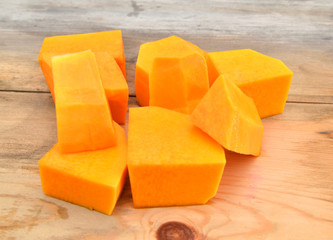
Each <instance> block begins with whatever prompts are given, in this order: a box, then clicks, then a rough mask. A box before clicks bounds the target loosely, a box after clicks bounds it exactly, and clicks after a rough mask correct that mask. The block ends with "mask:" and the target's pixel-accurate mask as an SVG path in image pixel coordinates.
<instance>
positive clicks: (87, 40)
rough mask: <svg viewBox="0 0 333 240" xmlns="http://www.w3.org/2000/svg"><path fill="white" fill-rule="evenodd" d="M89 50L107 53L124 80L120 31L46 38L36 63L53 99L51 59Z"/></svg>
mask: <svg viewBox="0 0 333 240" xmlns="http://www.w3.org/2000/svg"><path fill="white" fill-rule="evenodd" d="M89 49H90V50H91V51H93V52H108V53H109V54H110V55H111V56H112V57H114V59H115V60H116V62H117V64H118V65H119V67H120V69H121V71H122V73H123V75H124V77H125V79H126V65H125V55H124V46H123V39H122V34H121V31H120V30H116V31H106V32H96V33H85V34H74V35H63V36H54V37H47V38H45V39H44V41H43V44H42V47H41V50H40V53H39V56H38V61H39V64H40V66H41V69H42V71H43V74H44V77H45V79H46V83H47V85H48V87H49V89H50V92H51V94H52V97H53V99H54V93H53V78H52V67H51V57H52V56H56V55H63V54H68V53H75V52H81V51H85V50H89ZM100 64H107V62H106V63H103V60H101V61H100ZM106 66H107V65H106ZM106 81H107V80H106ZM103 82H104V80H103Z"/></svg>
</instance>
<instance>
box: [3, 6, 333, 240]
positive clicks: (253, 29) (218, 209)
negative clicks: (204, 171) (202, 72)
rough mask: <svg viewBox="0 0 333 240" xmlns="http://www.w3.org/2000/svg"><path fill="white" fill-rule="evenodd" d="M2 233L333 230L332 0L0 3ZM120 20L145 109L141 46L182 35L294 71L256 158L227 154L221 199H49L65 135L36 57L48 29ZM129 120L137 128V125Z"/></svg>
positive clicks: (88, 235) (255, 234)
mask: <svg viewBox="0 0 333 240" xmlns="http://www.w3.org/2000/svg"><path fill="white" fill-rule="evenodd" d="M0 9H1V12H0V239H8V240H9V239H20V240H25V239H29V240H30V239H46V240H48V239H50V240H51V239H68V240H72V239H73V240H74V239H84V240H106V239H207V240H215V239H228V240H229V239H231V240H238V239H246V240H251V239H256V240H258V239H270V240H272V239H273V240H274V239H277V240H281V239H292V240H294V239H297V240H298V239H305V240H307V239H311V240H312V239H316V240H331V239H333V175H332V170H333V163H332V155H333V81H332V79H333V31H332V27H333V15H332V12H333V2H332V1H328V0H326V1H325V0H319V1H311V0H310V1H279V2H276V3H275V2H273V1H269V0H256V1H249V0H244V1H231V0H212V1H199V0H194V1H191V2H188V1H176V0H170V1H148V0H141V1H134V0H132V1H119V0H116V1H107V0H102V1H89V0H83V1H77V2H74V1H65V0H59V1H48V0H46V1H40V0H31V1H24V0H14V1H10V3H9V2H8V1H7V2H6V1H1V2H0ZM112 29H121V30H122V31H123V38H124V45H125V55H126V64H127V75H128V79H127V80H128V84H129V89H130V95H131V96H132V97H130V102H129V106H130V107H135V106H137V105H136V100H135V97H134V96H135V90H134V71H135V62H136V58H137V54H138V50H139V46H140V44H142V43H144V42H147V41H154V40H157V39H160V38H163V37H166V36H169V35H173V34H176V35H179V36H181V37H183V38H185V39H187V40H190V41H192V42H193V43H195V44H197V45H199V46H200V47H202V48H203V49H205V50H207V51H220V50H231V49H240V48H252V49H254V50H257V51H260V52H262V53H265V54H267V55H270V56H273V57H276V58H279V59H281V60H283V61H284V62H285V63H286V65H287V66H288V67H290V69H291V70H292V71H293V72H294V77H293V81H292V85H291V88H290V93H289V97H288V103H287V104H286V107H285V111H284V113H283V114H280V115H277V116H274V117H270V118H266V119H264V120H263V124H264V128H265V130H264V139H263V145H262V154H261V156H260V157H258V158H254V157H250V156H243V155H238V154H235V153H231V152H227V154H226V155H227V165H226V169H225V172H224V175H223V178H222V181H221V184H220V187H219V190H218V193H217V195H216V197H214V198H213V199H211V200H210V201H209V202H208V204H206V205H201V206H187V207H169V208H147V209H134V208H133V205H132V200H131V192H130V186H129V183H128V182H127V184H126V186H125V189H124V191H123V193H122V195H121V197H120V199H119V201H118V203H117V206H116V208H115V211H114V213H113V214H112V215H111V216H106V215H103V214H100V213H98V212H95V211H89V210H87V209H85V208H83V207H79V206H76V205H73V204H70V203H67V202H64V201H60V200H57V199H54V198H50V197H47V196H45V195H44V194H43V192H42V190H41V184H40V178H39V170H38V160H39V159H40V158H41V157H42V156H43V155H44V154H45V153H46V152H47V151H48V150H49V149H50V148H51V147H52V146H53V144H55V143H56V141H57V135H56V118H55V111H54V104H53V100H52V98H51V95H50V93H49V91H48V89H47V86H46V84H45V80H44V78H43V75H42V72H41V70H40V67H39V65H38V62H37V56H38V53H39V49H40V46H41V44H42V41H43V38H44V37H47V36H52V35H60V34H74V33H83V32H94V31H105V30H112ZM123 127H124V129H125V130H126V131H127V128H128V125H127V124H125V125H124V126H123Z"/></svg>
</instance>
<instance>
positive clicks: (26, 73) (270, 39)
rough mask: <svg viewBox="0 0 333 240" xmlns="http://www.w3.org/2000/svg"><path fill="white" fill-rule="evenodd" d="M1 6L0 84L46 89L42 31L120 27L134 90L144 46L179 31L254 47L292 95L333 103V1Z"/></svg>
mask: <svg viewBox="0 0 333 240" xmlns="http://www.w3.org/2000/svg"><path fill="white" fill-rule="evenodd" d="M0 8H1V9H2V13H1V21H0V32H1V34H0V43H1V50H0V90H9V91H40V92H47V91H48V89H47V86H46V84H45V81H44V78H43V76H42V73H41V70H40V68H39V65H38V62H37V56H38V53H39V49H40V46H41V44H42V41H43V38H44V37H46V36H51V35H59V34H74V33H83V32H94V31H105V30H112V29H122V30H123V36H124V45H125V55H126V64H127V75H128V83H129V88H130V94H131V95H132V96H134V95H135V90H134V84H133V82H134V74H135V62H136V58H137V54H138V50H139V47H140V44H142V43H144V42H147V41H154V40H157V39H160V38H163V37H166V36H169V35H172V34H176V35H179V36H181V37H183V38H185V39H187V40H189V41H192V42H194V43H196V44H198V45H199V46H200V47H202V48H203V49H205V50H207V51H222V50H230V49H240V48H252V49H255V50H257V51H260V52H263V53H265V54H267V55H270V56H273V57H276V58H279V59H281V60H283V61H284V62H285V63H286V64H287V66H289V67H290V69H291V70H292V71H293V72H294V78H293V82H292V86H291V89H290V94H289V98H288V101H290V102H317V103H333V84H332V81H331V79H332V77H333V51H332V50H333V47H332V46H333V44H332V39H333V31H331V28H332V19H331V14H330V13H331V12H332V11H333V2H332V1H306V2H292V3H291V2H289V1H287V2H282V3H279V4H274V3H272V2H271V1H269V0H262V1H256V2H253V1H244V2H234V1H228V0H224V1H214V2H209V3H206V2H202V1H199V0H196V1H191V4H190V6H188V3H186V2H180V3H179V2H178V1H175V0H173V1H167V2H162V3H152V2H151V1H148V0H145V1H140V2H136V1H131V2H130V1H113V2H112V4H111V3H108V2H102V3H98V4H97V3H96V4H95V3H91V2H90V1H80V3H74V2H68V1H64V0H62V1H57V2H45V1H40V0H34V1H29V2H27V1H22V0H16V1H12V2H11V4H7V3H6V2H1V3H0ZM86 9H89V13H87V11H86ZM109 12H112V14H109ZM291 23H292V24H291ZM50 26H52V27H50Z"/></svg>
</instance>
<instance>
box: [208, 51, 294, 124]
mask: <svg viewBox="0 0 333 240" xmlns="http://www.w3.org/2000/svg"><path fill="white" fill-rule="evenodd" d="M206 58H207V66H208V74H209V81H210V85H212V84H213V83H214V81H215V80H216V79H217V77H219V76H220V75H223V77H224V78H225V79H227V80H230V81H233V82H234V83H235V84H237V86H238V87H239V88H240V89H241V90H242V91H243V92H244V93H245V94H246V95H247V96H249V97H251V98H252V99H253V101H254V103H255V105H256V107H257V109H258V112H259V115H260V117H261V118H264V117H268V116H272V115H275V114H279V113H282V112H283V110H284V106H285V103H286V101H287V96H288V92H289V87H290V83H291V79H292V76H293V73H292V71H290V69H289V68H288V67H287V66H286V65H285V64H284V63H283V62H282V61H280V60H278V59H275V58H272V57H269V56H266V55H264V54H261V53H259V52H256V51H253V50H251V49H242V50H232V51H223V52H211V53H208V54H207V56H206Z"/></svg>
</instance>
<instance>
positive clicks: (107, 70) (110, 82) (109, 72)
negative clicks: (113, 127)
mask: <svg viewBox="0 0 333 240" xmlns="http://www.w3.org/2000/svg"><path fill="white" fill-rule="evenodd" d="M95 56H96V61H97V66H98V70H99V73H100V76H101V80H102V84H103V87H104V90H105V94H106V98H107V99H108V102H109V106H110V110H111V113H112V118H113V120H114V121H116V122H117V123H119V124H125V121H126V113H127V104H128V86H127V82H126V79H125V78H124V75H123V74H122V72H121V70H120V68H119V66H118V65H117V63H116V61H115V59H114V58H113V57H112V56H111V55H110V54H109V53H108V52H95Z"/></svg>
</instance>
